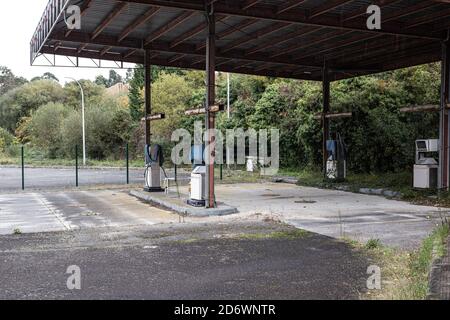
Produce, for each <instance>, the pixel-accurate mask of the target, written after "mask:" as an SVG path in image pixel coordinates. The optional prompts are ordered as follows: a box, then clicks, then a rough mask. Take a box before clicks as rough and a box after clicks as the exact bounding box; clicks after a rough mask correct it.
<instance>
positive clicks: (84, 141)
mask: <svg viewBox="0 0 450 320" xmlns="http://www.w3.org/2000/svg"><path fill="white" fill-rule="evenodd" d="M66 79H70V80H73V81H75V82H76V83H77V84H78V86H79V87H80V91H81V123H82V124H81V125H82V130H83V165H84V166H86V119H85V105H84V90H83V86H82V85H81V83H80V82H79V81H78V80H77V79H75V78H70V77H66Z"/></svg>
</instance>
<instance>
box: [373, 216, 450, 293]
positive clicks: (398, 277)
mask: <svg viewBox="0 0 450 320" xmlns="http://www.w3.org/2000/svg"><path fill="white" fill-rule="evenodd" d="M449 231H450V228H449V225H448V224H444V225H441V226H439V227H438V228H436V229H435V231H434V232H433V233H432V234H431V235H430V236H429V237H427V238H426V239H425V240H424V241H423V243H422V245H421V247H420V248H419V249H418V250H416V251H413V252H406V251H400V250H397V249H391V248H386V247H383V246H367V245H366V246H365V250H366V251H367V253H368V254H369V255H370V256H372V257H373V258H374V260H375V262H374V263H375V264H379V266H380V267H381V270H382V274H381V276H382V290H373V291H369V292H368V293H367V298H368V299H383V300H424V299H425V298H426V296H427V292H428V274H429V271H430V268H431V264H432V262H433V258H434V257H442V256H444V255H445V254H446V246H445V244H446V241H447V238H448V236H449Z"/></svg>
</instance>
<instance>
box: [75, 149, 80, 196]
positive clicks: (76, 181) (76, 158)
mask: <svg viewBox="0 0 450 320" xmlns="http://www.w3.org/2000/svg"><path fill="white" fill-rule="evenodd" d="M75 185H76V187H77V188H78V186H79V181H78V145H76V146H75Z"/></svg>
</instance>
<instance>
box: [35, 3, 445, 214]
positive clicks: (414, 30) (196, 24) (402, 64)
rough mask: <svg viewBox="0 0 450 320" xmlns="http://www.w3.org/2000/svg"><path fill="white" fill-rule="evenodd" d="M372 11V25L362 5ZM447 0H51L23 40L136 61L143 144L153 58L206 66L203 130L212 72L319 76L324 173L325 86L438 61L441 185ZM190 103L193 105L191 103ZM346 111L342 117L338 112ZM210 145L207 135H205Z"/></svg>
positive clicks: (209, 170)
mask: <svg viewBox="0 0 450 320" xmlns="http://www.w3.org/2000/svg"><path fill="white" fill-rule="evenodd" d="M373 4H376V5H378V6H379V7H380V8H381V13H382V15H381V23H382V24H381V29H376V28H375V29H370V28H368V26H367V17H368V13H367V8H368V7H369V6H370V5H373ZM70 5H77V6H79V8H80V14H81V28H80V29H78V30H77V29H68V27H67V24H66V21H65V19H66V14H67V8H68V7H69V6H70ZM449 28H450V2H449V1H446V0H425V1H423V0H379V1H367V0H333V1H328V0H291V1H281V0H245V1H236V0H189V1H187V0H126V1H110V0H81V1H71V0H50V1H49V3H48V5H47V8H46V9H45V11H44V13H43V16H42V19H41V21H40V23H39V25H38V27H37V29H36V32H35V34H34V36H33V38H32V40H31V63H32V64H34V63H36V61H37V59H38V58H40V57H45V58H46V60H47V61H48V62H49V63H50V64H51V65H54V66H57V63H56V62H55V61H56V59H55V57H60V56H62V57H67V59H68V61H70V62H71V63H73V66H75V67H76V66H79V59H81V58H84V59H91V60H93V61H94V60H95V61H99V62H98V63H97V65H98V66H100V64H101V61H113V62H115V63H116V64H117V65H118V66H123V64H124V63H135V64H142V65H144V68H145V113H146V117H145V123H146V129H145V141H146V144H147V145H148V146H150V145H151V121H153V120H156V119H159V118H161V117H162V116H161V115H154V114H152V105H151V67H152V65H158V66H168V67H178V68H186V69H196V70H205V72H206V89H207V90H206V92H207V94H206V99H205V101H206V104H205V105H206V108H205V110H204V114H205V127H206V129H212V128H214V127H215V116H216V111H217V110H215V109H214V108H213V107H216V106H217V101H216V97H215V88H216V86H215V77H216V72H217V71H220V72H231V73H242V74H250V75H261V76H268V77H282V78H291V79H301V80H312V81H321V82H322V84H323V111H322V113H321V115H320V119H321V120H322V123H323V154H324V163H323V166H324V171H325V169H326V166H327V156H326V154H327V140H328V139H329V138H330V132H329V131H330V130H329V128H330V126H329V122H330V120H331V119H333V118H335V117H339V116H340V115H339V114H336V113H334V112H333V110H330V99H332V97H330V83H331V82H332V81H338V80H341V79H347V78H351V77H358V76H363V75H368V74H373V73H379V72H384V71H390V70H395V69H400V68H406V67H411V66H416V65H420V64H425V63H431V62H437V61H441V62H442V84H441V87H442V90H441V91H442V92H441V104H440V107H439V110H438V111H439V112H440V137H439V139H440V140H439V141H440V143H439V146H438V152H439V167H438V174H437V176H438V179H437V183H438V187H439V188H441V189H448V188H449V186H450V178H449V173H450V161H449V159H450V154H449V152H450V149H449V146H450V130H449V129H450V122H449V121H450V119H449V115H448V112H449V108H450V101H449V97H450V40H449V37H450V29H449ZM193 107H194V106H193ZM343 116H345V115H343ZM208 142H209V144H210V145H214V136H209V141H208ZM214 155H215V154H214V151H212V152H211V154H208V155H207V157H209V159H207V161H206V163H208V164H209V165H207V166H206V189H207V192H206V197H205V198H206V199H205V200H206V207H207V208H213V207H215V206H216V194H215V183H214V182H215V176H214V164H213V161H211V159H214Z"/></svg>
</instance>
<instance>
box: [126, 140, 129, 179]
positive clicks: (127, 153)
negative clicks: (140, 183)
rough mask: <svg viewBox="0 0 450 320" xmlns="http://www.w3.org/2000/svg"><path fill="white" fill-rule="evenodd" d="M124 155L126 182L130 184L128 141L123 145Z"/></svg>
mask: <svg viewBox="0 0 450 320" xmlns="http://www.w3.org/2000/svg"><path fill="white" fill-rule="evenodd" d="M125 157H126V162H127V184H130V146H129V145H128V143H127V145H126V147H125Z"/></svg>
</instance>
